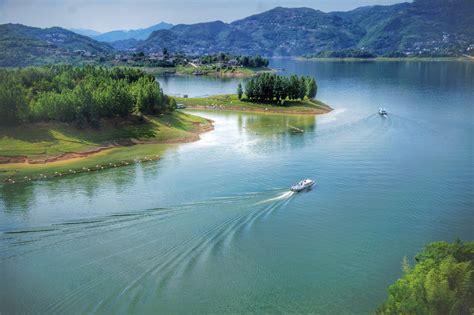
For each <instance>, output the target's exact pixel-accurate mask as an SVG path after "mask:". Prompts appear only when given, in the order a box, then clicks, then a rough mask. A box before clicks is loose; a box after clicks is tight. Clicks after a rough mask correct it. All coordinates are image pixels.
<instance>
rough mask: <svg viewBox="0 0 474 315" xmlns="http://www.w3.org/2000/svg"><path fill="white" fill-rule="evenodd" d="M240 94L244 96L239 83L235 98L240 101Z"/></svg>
mask: <svg viewBox="0 0 474 315" xmlns="http://www.w3.org/2000/svg"><path fill="white" fill-rule="evenodd" d="M242 94H244V91H243V90H242V84H241V83H239V84H238V85H237V96H238V97H239V100H240V99H242Z"/></svg>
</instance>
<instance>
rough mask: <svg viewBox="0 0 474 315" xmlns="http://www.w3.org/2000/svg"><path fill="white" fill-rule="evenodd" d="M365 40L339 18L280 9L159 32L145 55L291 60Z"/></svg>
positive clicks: (356, 28) (306, 10) (149, 41)
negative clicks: (261, 56) (220, 55)
mask: <svg viewBox="0 0 474 315" xmlns="http://www.w3.org/2000/svg"><path fill="white" fill-rule="evenodd" d="M364 35H365V31H364V29H363V28H361V27H359V26H357V25H355V24H354V23H353V22H352V21H351V20H349V19H345V18H343V17H340V16H338V15H335V14H330V13H324V12H321V11H317V10H313V9H309V8H293V9H288V8H281V7H278V8H275V9H272V10H270V11H267V12H264V13H261V14H256V15H252V16H250V17H247V18H245V19H242V20H238V21H235V22H232V23H231V24H226V23H223V22H221V21H215V22H209V23H200V24H193V25H183V24H181V25H176V26H174V27H172V28H171V29H169V30H160V31H155V32H153V34H152V35H150V37H149V38H148V39H146V40H145V41H144V42H143V43H142V44H141V47H139V49H143V50H146V51H155V50H158V49H161V48H163V47H166V48H168V49H170V50H171V51H184V52H188V53H212V52H218V51H228V52H232V53H245V54H257V53H258V54H264V55H283V56H285V55H301V54H304V53H306V52H308V51H315V50H321V49H344V48H349V47H353V46H355V45H356V44H357V43H358V41H359V40H360V38H362V37H363V36H364Z"/></svg>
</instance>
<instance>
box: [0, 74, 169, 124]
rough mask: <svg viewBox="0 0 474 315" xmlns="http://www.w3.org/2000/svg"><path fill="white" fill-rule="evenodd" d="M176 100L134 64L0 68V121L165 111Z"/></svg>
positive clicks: (86, 119) (92, 119) (90, 120)
mask: <svg viewBox="0 0 474 315" xmlns="http://www.w3.org/2000/svg"><path fill="white" fill-rule="evenodd" d="M175 107H176V102H175V101H174V99H172V98H169V97H168V96H166V95H165V94H163V91H162V90H161V89H160V86H159V84H158V83H157V82H156V81H155V78H154V77H153V76H151V75H147V74H145V73H143V72H142V71H140V70H137V69H132V68H119V67H116V68H105V67H94V66H84V67H74V66H69V65H55V66H44V67H32V68H24V69H15V70H6V69H2V70H0V112H1V113H2V115H0V125H11V124H20V123H23V122H28V121H31V122H37V121H61V122H68V123H75V124H77V125H78V126H82V125H85V124H91V125H96V124H98V122H99V120H100V119H102V118H113V117H126V116H128V115H131V114H161V113H166V112H171V111H173V110H174V109H175Z"/></svg>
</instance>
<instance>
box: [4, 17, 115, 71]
mask: <svg viewBox="0 0 474 315" xmlns="http://www.w3.org/2000/svg"><path fill="white" fill-rule="evenodd" d="M113 51H114V49H113V48H112V47H111V46H110V45H108V44H106V43H101V42H98V41H96V40H93V39H91V38H89V37H87V36H83V35H79V34H76V33H74V32H71V31H68V30H65V29H63V28H60V27H51V28H45V29H41V28H36V27H29V26H25V25H21V24H3V25H0V66H2V67H15V66H28V65H40V64H47V63H57V62H71V61H75V60H82V59H86V58H88V57H93V56H98V55H99V56H100V55H106V54H109V53H112V52H113Z"/></svg>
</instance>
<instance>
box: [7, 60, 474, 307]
mask: <svg viewBox="0 0 474 315" xmlns="http://www.w3.org/2000/svg"><path fill="white" fill-rule="evenodd" d="M273 62H274V63H278V68H285V69H286V71H287V72H296V73H299V74H310V75H315V76H316V77H317V78H318V85H319V88H320V91H319V97H320V98H321V99H322V100H323V101H324V102H326V103H328V104H330V105H331V106H332V107H333V108H334V111H333V112H332V113H330V114H328V115H324V116H319V117H316V118H315V117H311V116H281V115H266V114H239V113H230V112H209V111H208V112H193V113H195V114H198V115H201V116H204V117H206V118H209V119H212V120H214V121H215V130H213V131H211V132H208V133H205V134H203V135H201V140H199V141H197V142H193V143H188V144H183V145H180V146H178V147H177V148H175V149H173V150H168V151H167V152H166V154H165V155H164V156H163V159H162V160H160V161H156V162H150V163H144V164H137V165H133V166H129V167H123V168H119V169H110V170H107V171H104V172H102V173H94V174H81V175H78V176H71V177H64V178H60V179H54V180H48V181H42V182H33V183H25V184H18V185H5V186H0V193H1V196H0V283H1V284H0V296H2V303H0V312H5V313H38V312H42V313H94V312H97V313H151V312H156V311H157V310H158V311H159V312H161V313H250V312H253V313H290V312H292V313H322V314H329V313H338V314H348V313H350V314H367V313H371V312H373V310H374V309H375V308H376V307H377V306H378V305H379V303H380V302H381V301H382V300H383V299H384V298H385V296H386V294H385V292H386V288H387V286H388V285H389V284H390V283H393V281H394V280H395V279H397V278H398V277H399V276H400V273H401V271H400V263H401V260H402V258H403V257H404V256H407V257H412V256H413V255H414V254H415V253H416V252H419V250H420V249H421V247H422V246H423V244H425V243H427V242H431V241H436V240H448V241H450V240H453V239H455V238H456V237H460V238H462V239H473V238H474V234H473V231H472V226H473V224H474V221H473V220H474V215H473V209H474V168H473V167H472V165H473V163H474V159H473V152H474V151H473V144H474V140H473V135H474V123H473V120H472V110H473V108H472V99H474V89H473V77H474V76H473V75H472V74H473V73H474V71H473V64H472V63H471V64H466V63H367V64H366V63H320V62H317V63H307V62H294V61H288V60H275V61H273ZM160 80H161V79H160ZM186 80H189V81H185V83H183V85H182V86H181V89H182V92H183V94H185V93H187V94H190V95H193V93H196V95H197V93H198V92H199V93H206V92H207V91H210V90H212V89H213V88H215V89H220V92H219V93H221V92H222V91H224V90H226V89H229V92H233V89H234V87H233V86H234V83H235V82H232V80H230V81H223V82H222V84H220V83H217V82H219V81H217V82H214V81H212V85H213V86H214V85H216V86H217V87H210V88H209V89H208V88H207V85H208V84H211V83H209V82H210V81H208V80H207V79H204V80H200V78H194V77H192V78H188V79H186ZM229 82H231V83H229ZM173 84H176V85H175V88H178V87H179V83H178V81H175V78H169V82H168V86H167V87H168V88H171V87H172V85H173ZM167 87H166V86H165V85H164V89H165V92H169V90H167ZM380 104H383V105H384V107H386V108H387V110H388V111H389V116H388V117H380V116H379V115H378V114H377V109H378V107H380ZM290 126H292V127H294V128H291V127H290ZM295 128H298V129H301V130H302V131H303V132H299V131H298V130H297V129H295ZM305 177H310V178H313V179H315V180H316V182H317V185H316V186H315V188H314V189H313V190H311V191H308V192H302V193H298V194H292V193H290V192H289V191H288V188H289V187H290V185H292V184H294V183H295V182H297V181H298V180H300V179H302V178H305ZM387 248H390V250H389V251H387ZM5 284H8V285H5ZM4 301H6V302H4Z"/></svg>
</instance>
